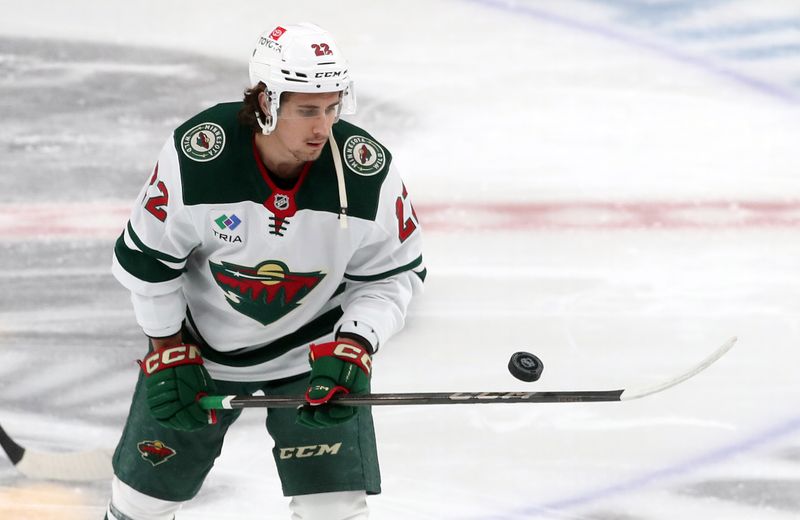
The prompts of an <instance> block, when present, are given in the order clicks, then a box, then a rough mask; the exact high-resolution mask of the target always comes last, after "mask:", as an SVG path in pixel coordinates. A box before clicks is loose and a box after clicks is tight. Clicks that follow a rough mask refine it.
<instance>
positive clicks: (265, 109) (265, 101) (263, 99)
mask: <svg viewBox="0 0 800 520" xmlns="http://www.w3.org/2000/svg"><path fill="white" fill-rule="evenodd" d="M258 108H259V109H260V110H261V113H262V114H269V98H268V97H267V93H266V92H264V91H261V92H259V93H258Z"/></svg>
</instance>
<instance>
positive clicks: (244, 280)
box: [208, 260, 325, 325]
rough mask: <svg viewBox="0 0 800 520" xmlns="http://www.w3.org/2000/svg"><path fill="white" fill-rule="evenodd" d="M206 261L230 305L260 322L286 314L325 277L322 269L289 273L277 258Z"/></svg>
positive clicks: (270, 320) (276, 318) (265, 323)
mask: <svg viewBox="0 0 800 520" xmlns="http://www.w3.org/2000/svg"><path fill="white" fill-rule="evenodd" d="M208 265H209V267H211V274H212V275H213V276H214V281H215V282H217V285H219V286H220V288H221V289H222V290H223V291H225V298H226V299H227V300H228V303H229V304H230V305H231V307H233V308H234V309H236V310H237V311H238V312H240V313H242V314H244V315H245V316H247V317H249V318H252V319H254V320H256V321H257V322H259V323H261V324H262V325H269V324H270V323H273V322H275V321H278V320H279V319H281V318H282V317H284V316H286V315H287V314H289V312H291V311H292V310H294V309H295V308H296V307H297V306H298V305H300V300H302V299H303V298H304V297H305V296H306V295H307V294H308V293H310V292H311V290H312V289H314V287H316V286H317V285H318V284H319V282H320V281H321V280H322V279H323V278H325V274H324V273H322V271H314V272H311V273H293V272H291V271H290V270H289V268H288V267H287V266H286V264H284V263H283V262H281V261H278V260H267V261H265V262H261V263H260V264H258V265H257V266H255V267H246V266H241V265H236V264H231V263H228V262H222V263H220V264H215V263H214V262H211V261H209V262H208Z"/></svg>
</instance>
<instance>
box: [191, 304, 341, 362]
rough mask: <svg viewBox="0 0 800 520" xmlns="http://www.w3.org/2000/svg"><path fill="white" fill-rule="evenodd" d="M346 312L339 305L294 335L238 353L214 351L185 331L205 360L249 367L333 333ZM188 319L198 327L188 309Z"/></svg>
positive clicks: (194, 326)
mask: <svg viewBox="0 0 800 520" xmlns="http://www.w3.org/2000/svg"><path fill="white" fill-rule="evenodd" d="M343 314H344V311H342V308H341V307H336V308H334V309H331V310H329V311H328V312H326V313H325V314H322V315H320V316H318V317H316V318H315V319H313V320H311V321H310V322H308V323H306V324H305V325H303V326H302V327H300V328H299V329H297V330H296V331H294V332H293V333H291V334H287V335H286V336H283V337H282V338H280V339H277V340H275V341H273V342H272V343H269V344H268V345H264V346H263V347H258V348H256V349H254V350H249V351H247V352H244V353H241V354H237V353H236V352H220V351H218V350H214V349H213V348H212V347H210V346H209V345H208V344H206V342H205V341H202V340H201V339H200V338H194V337H192V334H191V332H190V331H189V330H188V329H187V328H186V327H184V330H183V333H184V334H188V335H189V338H190V339H193V340H195V342H196V343H197V345H198V346H199V347H200V352H201V353H202V354H203V357H204V358H205V359H208V360H209V361H213V362H215V363H219V364H220V365H226V366H230V367H247V366H252V365H258V364H259V363H265V362H267V361H270V360H273V359H275V358H277V357H278V356H282V355H283V354H286V353H287V352H289V351H290V350H292V349H295V348H297V347H300V346H302V345H306V344H308V343H311V342H312V341H314V340H316V339H319V338H321V337H322V336H325V335H327V334H331V333H333V326H334V325H336V322H337V321H339V318H341V317H342V315H343ZM186 318H187V320H188V321H189V323H190V324H191V326H192V328H193V329H194V330H197V325H196V324H195V323H194V320H193V319H192V313H191V312H189V311H188V310H187V312H186Z"/></svg>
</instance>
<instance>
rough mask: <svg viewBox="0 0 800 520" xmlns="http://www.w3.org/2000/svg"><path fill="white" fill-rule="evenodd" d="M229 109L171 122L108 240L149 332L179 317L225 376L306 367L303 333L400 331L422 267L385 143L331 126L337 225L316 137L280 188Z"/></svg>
mask: <svg viewBox="0 0 800 520" xmlns="http://www.w3.org/2000/svg"><path fill="white" fill-rule="evenodd" d="M240 107H241V103H224V104H220V105H217V106H215V107H212V108H210V109H208V110H206V111H204V112H202V113H200V114H198V115H197V116H195V117H194V118H192V119H190V120H189V121H187V122H186V123H184V124H183V125H181V126H180V127H178V128H177V129H176V130H175V132H174V134H173V136H172V138H171V139H170V140H168V142H167V143H166V145H165V146H164V148H163V150H162V151H161V154H160V156H159V159H158V163H157V164H156V166H155V168H154V171H153V173H152V175H151V177H150V178H149V180H148V182H147V183H146V185H145V187H144V188H143V190H142V192H141V193H140V195H139V197H138V199H137V201H136V205H135V207H134V209H133V212H132V215H131V218H130V221H129V222H128V224H127V226H126V229H125V231H124V232H123V233H122V235H121V236H120V238H119V239H118V240H117V243H116V247H115V249H114V259H113V265H112V272H113V274H114V276H115V277H116V278H117V279H118V280H119V281H120V282H121V283H122V284H123V285H124V286H125V287H127V288H128V289H129V290H130V291H131V293H132V300H133V303H134V309H135V311H136V317H137V321H138V322H139V324H140V325H141V326H142V328H143V329H144V331H145V333H146V334H148V335H150V336H153V337H159V336H168V335H171V334H173V333H175V332H177V331H178V330H180V328H181V326H182V323H185V325H186V329H188V332H189V333H190V334H191V335H193V336H194V337H195V339H196V340H197V341H198V343H199V344H200V347H201V350H202V351H203V355H204V357H205V358H206V366H207V368H208V369H209V372H211V374H212V376H214V377H216V378H220V379H227V380H233V381H237V380H238V381H262V380H271V379H279V378H283V377H288V376H291V375H296V374H300V373H302V372H305V371H307V370H308V368H309V367H308V360H307V354H308V350H307V346H308V344H309V343H312V342H320V341H328V340H331V339H333V337H334V332H335V331H336V330H338V329H339V328H340V327H341V328H342V330H345V331H346V330H348V329H352V331H354V332H356V333H359V334H361V335H362V336H364V337H367V339H369V340H370V341H371V342H372V343H373V347H374V348H375V349H377V348H378V347H379V346H380V345H382V344H383V343H384V342H386V340H388V339H389V337H390V336H392V335H393V334H394V333H396V332H397V331H398V330H400V329H401V328H402V326H403V324H404V319H405V313H406V308H407V306H408V303H409V301H410V299H411V297H412V295H413V294H414V293H415V292H417V291H418V290H419V289H420V288H421V285H422V281H423V280H424V278H425V273H426V271H425V268H424V266H423V263H422V255H421V243H420V242H421V237H420V229H419V221H418V220H417V217H416V214H415V213H414V209H413V207H412V206H411V202H410V200H409V197H408V193H407V192H406V189H405V186H404V185H403V183H402V181H401V179H400V177H399V176H398V174H397V172H396V170H395V168H394V167H393V166H392V158H391V154H390V153H389V152H388V151H387V150H386V149H385V148H384V147H383V146H382V145H381V144H380V143H378V142H377V141H376V140H375V139H373V138H372V137H371V136H370V135H369V134H367V133H366V132H364V131H363V130H361V129H360V128H358V127H356V126H354V125H351V124H349V123H346V122H344V121H340V122H338V123H336V124H335V125H334V126H333V135H334V137H335V140H336V143H337V144H338V148H339V149H338V150H335V151H334V152H335V153H337V154H339V155H340V157H341V161H342V164H343V171H344V185H345V189H346V195H347V197H346V198H347V201H348V208H347V217H346V222H347V226H346V227H343V226H342V225H341V221H340V218H341V216H340V213H341V209H340V197H339V188H338V187H337V177H336V173H335V169H334V162H333V154H332V150H331V145H330V143H329V144H328V145H326V147H325V149H324V150H323V152H322V155H321V156H320V158H319V159H318V160H316V161H314V162H311V163H307V164H306V166H305V168H304V170H303V172H302V173H301V176H300V178H299V179H298V181H297V183H296V184H295V186H294V187H293V188H292V189H290V190H285V189H281V188H280V187H278V186H276V185H275V184H274V182H273V181H272V180H271V178H270V177H269V175H268V174H267V171H266V168H265V167H264V165H263V164H262V162H261V159H260V156H259V155H258V153H256V150H255V144H254V136H253V132H252V130H250V129H249V128H247V127H246V126H242V125H240V124H239V122H238V121H237V117H236V115H237V112H238V111H239V109H240ZM187 309H188V310H187ZM365 331H366V333H365Z"/></svg>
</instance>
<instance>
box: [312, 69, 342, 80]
mask: <svg viewBox="0 0 800 520" xmlns="http://www.w3.org/2000/svg"><path fill="white" fill-rule="evenodd" d="M341 75H342V71H341V70H337V71H335V72H334V71H330V72H317V73H316V74H314V77H315V78H336V77H338V76H341Z"/></svg>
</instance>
